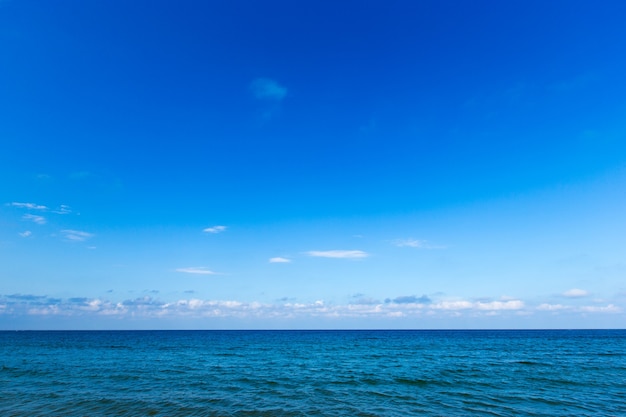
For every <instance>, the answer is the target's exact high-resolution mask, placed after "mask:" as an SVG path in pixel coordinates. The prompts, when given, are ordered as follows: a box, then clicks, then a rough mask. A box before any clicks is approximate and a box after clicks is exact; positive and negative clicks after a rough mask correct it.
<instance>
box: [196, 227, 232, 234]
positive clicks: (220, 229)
mask: <svg viewBox="0 0 626 417" xmlns="http://www.w3.org/2000/svg"><path fill="white" fill-rule="evenodd" d="M226 229H227V227H226V226H212V227H207V228H206V229H204V230H202V231H203V232H205V233H222V232H223V231H225V230H226Z"/></svg>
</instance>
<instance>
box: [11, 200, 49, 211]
mask: <svg viewBox="0 0 626 417" xmlns="http://www.w3.org/2000/svg"><path fill="white" fill-rule="evenodd" d="M8 205H10V206H13V207H20V208H26V209H30V210H48V207H46V206H42V205H39V204H35V203H16V202H13V203H9V204H8Z"/></svg>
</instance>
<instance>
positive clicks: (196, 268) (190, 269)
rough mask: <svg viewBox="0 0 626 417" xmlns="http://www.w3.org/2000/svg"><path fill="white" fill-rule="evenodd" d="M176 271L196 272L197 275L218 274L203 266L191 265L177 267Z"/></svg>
mask: <svg viewBox="0 0 626 417" xmlns="http://www.w3.org/2000/svg"><path fill="white" fill-rule="evenodd" d="M176 272H183V273H185V274H197V275H219V274H218V273H217V272H213V271H211V270H209V269H207V268H206V267H204V266H191V267H188V268H178V269H176Z"/></svg>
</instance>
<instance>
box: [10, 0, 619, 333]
mask: <svg viewBox="0 0 626 417" xmlns="http://www.w3.org/2000/svg"><path fill="white" fill-rule="evenodd" d="M624 21H626V3H624V2H622V1H603V2H592V1H549V2H545V1H511V2H500V1H495V0H493V1H472V2H464V1H346V2H329V1H321V2H320V1H303V2H288V1H269V2H245V1H243V2H242V1H228V2H222V1H180V2H174V1H147V0H146V1H132V2H127V1H121V0H114V1H95V0H93V1H78V0H60V1H56V2H48V1H43V0H23V1H10V0H8V1H3V2H0V83H1V84H0V86H1V87H0V330H1V329H6V330H14V329H154V328H164V329H165V328H167V329H222V328H287V329H291V328H418V329H419V328H623V327H624V323H626V215H625V214H624V213H626V82H625V81H624V74H626V25H624V23H623V22H624Z"/></svg>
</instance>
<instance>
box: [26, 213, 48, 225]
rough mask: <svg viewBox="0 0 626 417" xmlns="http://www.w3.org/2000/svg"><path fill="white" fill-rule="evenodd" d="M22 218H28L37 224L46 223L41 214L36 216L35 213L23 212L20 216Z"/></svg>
mask: <svg viewBox="0 0 626 417" xmlns="http://www.w3.org/2000/svg"><path fill="white" fill-rule="evenodd" d="M22 219H24V220H30V221H32V222H35V223H37V224H46V218H45V217H43V216H37V215H36V214H25V215H23V216H22Z"/></svg>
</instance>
